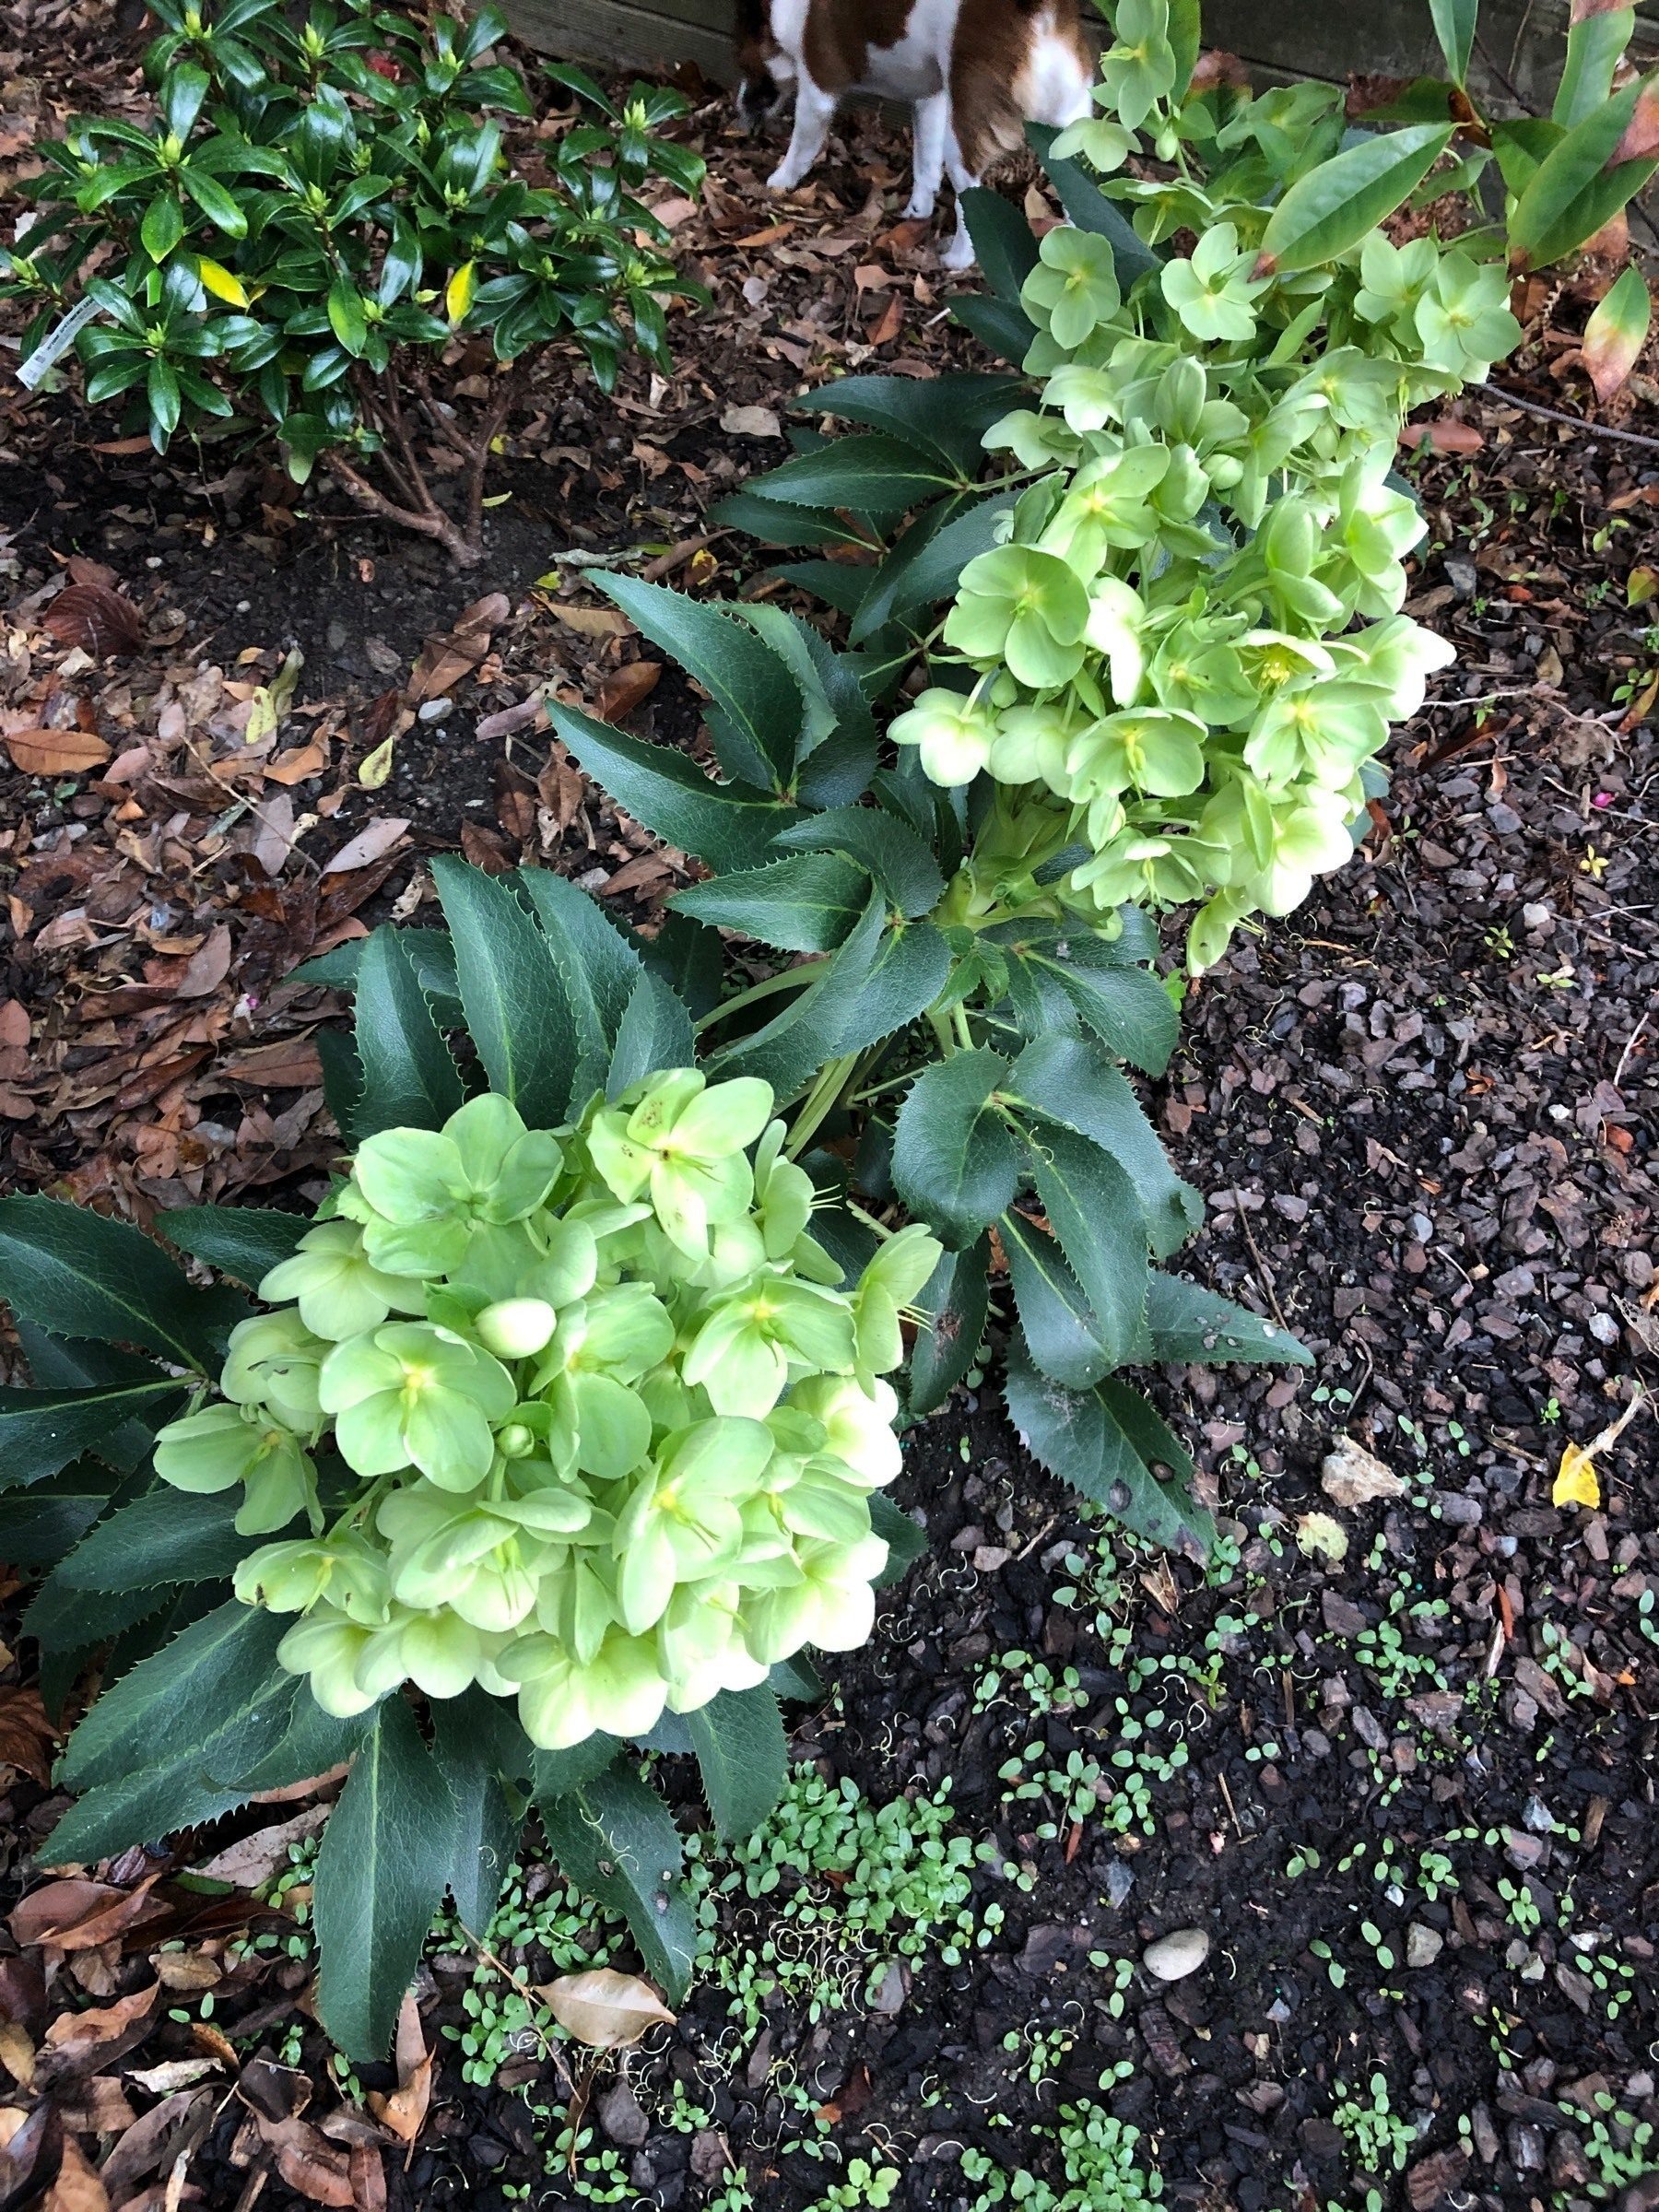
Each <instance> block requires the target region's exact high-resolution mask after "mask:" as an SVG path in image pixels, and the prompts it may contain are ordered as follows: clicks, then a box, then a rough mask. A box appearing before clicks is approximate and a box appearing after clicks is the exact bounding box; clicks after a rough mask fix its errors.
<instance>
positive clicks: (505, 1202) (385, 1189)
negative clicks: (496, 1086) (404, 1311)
mask: <svg viewBox="0 0 1659 2212" xmlns="http://www.w3.org/2000/svg"><path fill="white" fill-rule="evenodd" d="M563 1157H564V1156H563V1154H562V1152H561V1151H560V1149H559V1142H558V1139H557V1138H555V1137H553V1136H551V1135H548V1133H547V1131H546V1130H545V1129H527V1128H526V1127H525V1125H524V1117H523V1115H522V1114H520V1112H518V1109H517V1108H516V1107H515V1106H514V1105H513V1104H512V1101H511V1100H507V1099H504V1098H501V1097H500V1095H499V1094H498V1093H497V1092H494V1091H487V1092H485V1093H484V1094H483V1096H482V1097H480V1098H477V1099H472V1100H468V1102H467V1103H466V1104H465V1106H463V1107H462V1108H461V1109H460V1110H459V1112H455V1113H453V1114H451V1116H450V1118H449V1120H448V1121H447V1122H445V1124H443V1127H442V1129H441V1130H435V1129H386V1130H382V1132H381V1133H380V1134H379V1135H376V1136H371V1137H368V1138H366V1139H365V1140H364V1142H363V1143H362V1145H360V1146H359V1148H358V1152H357V1156H356V1159H354V1160H353V1162H352V1182H351V1186H350V1187H349V1188H348V1189H347V1192H345V1193H343V1194H342V1195H341V1200H340V1206H341V1210H342V1211H343V1212H353V1213H354V1216H355V1218H362V1214H363V1211H364V1210H365V1209H366V1211H367V1218H366V1219H365V1220H364V1226H363V1243H364V1248H365V1250H366V1251H367V1253H368V1254H369V1257H370V1259H371V1261H372V1262H373V1263H374V1265H376V1266H377V1267H380V1268H382V1269H384V1270H385V1271H386V1272H387V1273H389V1274H394V1275H416V1276H435V1275H448V1274H450V1273H452V1272H453V1270H454V1269H456V1268H458V1267H459V1266H460V1265H461V1264H462V1262H463V1261H464V1260H465V1257H466V1253H467V1247H468V1245H469V1243H470V1242H471V1239H472V1231H473V1229H474V1227H475V1225H479V1226H484V1225H488V1226H500V1225H503V1224H506V1223H509V1222H514V1221H521V1220H523V1219H524V1217H525V1216H526V1215H527V1214H531V1213H534V1212H535V1209H536V1207H537V1206H540V1205H541V1203H542V1201H543V1200H544V1199H545V1198H546V1197H547V1193H548V1192H549V1191H550V1190H551V1189H552V1187H553V1184H554V1182H555V1181H556V1179H557V1177H558V1175H559V1169H560V1167H561V1166H562V1165H563ZM348 1202H349V1203H348Z"/></svg>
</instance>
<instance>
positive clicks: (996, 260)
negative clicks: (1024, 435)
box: [961, 184, 1037, 406]
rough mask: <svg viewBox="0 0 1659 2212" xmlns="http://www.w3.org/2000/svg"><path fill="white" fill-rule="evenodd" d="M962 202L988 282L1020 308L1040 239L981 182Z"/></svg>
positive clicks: (1020, 214)
mask: <svg viewBox="0 0 1659 2212" xmlns="http://www.w3.org/2000/svg"><path fill="white" fill-rule="evenodd" d="M961 205H962V216H963V219H964V220H965V221H966V223H967V225H968V235H969V237H970V238H971V239H972V241H973V251H974V253H975V255H976V257H977V258H978V261H979V265H980V267H981V268H982V269H983V271H984V272H985V281H986V283H987V284H988V285H989V286H990V287H991V289H992V290H993V291H994V293H995V294H996V296H997V298H998V299H999V300H1005V301H1006V303H1007V305H1008V306H1010V307H1018V305H1019V288H1020V286H1021V285H1022V284H1024V282H1025V280H1026V278H1027V277H1029V276H1030V273H1031V271H1032V270H1033V269H1034V268H1035V267H1036V266H1037V241H1036V239H1035V238H1034V237H1033V236H1032V233H1031V226H1030V223H1029V222H1027V220H1026V218H1025V215H1024V212H1023V210H1022V209H1020V208H1018V207H1016V206H1015V205H1014V203H1013V201H1012V200H1005V199H1004V197H1003V195H1002V194H1001V193H1000V192H991V191H988V190H987V189H986V187H985V186H984V185H982V184H975V185H972V186H971V187H970V188H969V190H968V191H966V192H965V193H963V194H962V201H961ZM1008 405H1009V406H1013V405H1014V402H1013V401H1012V400H1010V401H1009V402H1008Z"/></svg>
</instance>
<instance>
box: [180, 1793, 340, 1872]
mask: <svg viewBox="0 0 1659 2212" xmlns="http://www.w3.org/2000/svg"><path fill="white" fill-rule="evenodd" d="M328 1815H329V1807H328V1806H325V1805H313V1806H307V1808H306V1809H305V1811H304V1812H302V1813H296V1814H295V1815H294V1817H293V1818H292V1819H291V1820H280V1821H278V1822H277V1824H276V1825H275V1826H274V1827H271V1828H258V1829H255V1830H254V1831H253V1834H252V1835H251V1836H242V1837H241V1838H240V1839H239V1841H236V1842H234V1843H229V1844H227V1845H226V1847H225V1849H224V1850H223V1851H221V1852H219V1853H217V1854H216V1855H215V1856H214V1857H213V1858H211V1859H209V1860H208V1861H207V1864H206V1865H205V1866H198V1867H197V1868H196V1872H197V1873H198V1874H202V1875H206V1877H207V1879H208V1880H209V1881H214V1882H229V1883H230V1884H231V1885H232V1887H233V1888H238V1889H257V1888H259V1886H260V1884H261V1883H262V1882H268V1881H269V1880H270V1878H271V1877H272V1876H273V1875H274V1874H275V1873H276V1872H277V1868H278V1867H279V1866H286V1865H288V1846H289V1844H290V1843H303V1842H304V1841H305V1840H306V1839H307V1837H308V1836H314V1835H315V1834H316V1833H317V1831H318V1830H319V1829H320V1828H322V1826H323V1825H324V1822H325V1821H326V1819H327V1818H328Z"/></svg>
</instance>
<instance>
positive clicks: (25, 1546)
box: [0, 1459, 117, 1568]
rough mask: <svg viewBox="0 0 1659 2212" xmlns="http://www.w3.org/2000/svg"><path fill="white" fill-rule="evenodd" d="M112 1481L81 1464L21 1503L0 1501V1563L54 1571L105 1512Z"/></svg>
mask: <svg viewBox="0 0 1659 2212" xmlns="http://www.w3.org/2000/svg"><path fill="white" fill-rule="evenodd" d="M116 1479H117V1477H115V1475H114V1474H113V1473H112V1471H111V1470H110V1469H109V1468H107V1467H100V1466H99V1465H97V1464H96V1463H95V1462H93V1461H90V1460H84V1459H83V1460H78V1461H76V1464H75V1465H73V1466H72V1467H69V1468H68V1469H66V1470H65V1473H63V1474H62V1475H58V1476H49V1477H47V1478H46V1480H45V1481H44V1482H42V1483H41V1484H39V1485H38V1486H37V1487H36V1488H34V1489H31V1490H30V1491H29V1494H28V1496H27V1497H12V1498H0V1558H5V1559H9V1560H11V1561H12V1563H13V1564H14V1565H15V1566H19V1567H36V1568H44V1567H52V1566H54V1565H55V1564H56V1563H57V1561H58V1560H59V1559H62V1558H63V1557H64V1554H65V1552H67V1551H73V1550H74V1548H75V1547H76V1545H77V1544H78V1543H79V1542H80V1540H81V1538H82V1537H83V1536H84V1535H86V1533H87V1531H88V1529H89V1528H90V1527H91V1526H92V1524H94V1522H96V1521H97V1519H98V1517H99V1515H100V1513H102V1512H107V1511H108V1508H109V1503H110V1497H111V1493H112V1490H113V1488H114V1486H115V1482H116Z"/></svg>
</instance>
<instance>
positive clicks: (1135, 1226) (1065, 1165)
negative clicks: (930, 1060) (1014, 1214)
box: [1027, 1121, 1147, 1367]
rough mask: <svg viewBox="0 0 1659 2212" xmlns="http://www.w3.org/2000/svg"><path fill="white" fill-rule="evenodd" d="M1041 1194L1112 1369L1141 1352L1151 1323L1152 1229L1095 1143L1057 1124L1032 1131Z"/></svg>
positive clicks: (1118, 1170) (1124, 1178) (1130, 1188)
mask: <svg viewBox="0 0 1659 2212" xmlns="http://www.w3.org/2000/svg"><path fill="white" fill-rule="evenodd" d="M1027 1135H1028V1140H1029V1144H1030V1167H1031V1171H1032V1172H1033V1174H1034V1176H1035V1178H1036V1183H1037V1195H1038V1197H1039V1198H1040V1199H1041V1202H1042V1209H1043V1211H1044V1213H1045V1214H1046V1215H1047V1216H1048V1220H1049V1226H1050V1227H1051V1228H1052V1229H1053V1232H1054V1234H1055V1236H1056V1237H1057V1238H1058V1239H1059V1241H1060V1248H1061V1250H1062V1251H1063V1252H1064V1253H1065V1257H1066V1260H1067V1262H1068V1263H1069V1265H1070V1267H1071V1270H1072V1273H1073V1274H1074V1275H1075V1276H1076V1277H1077V1283H1078V1286H1079V1288H1081V1290H1082V1292H1083V1295H1084V1297H1085V1298H1086V1299H1087V1300H1088V1308H1089V1312H1090V1313H1091V1314H1092V1316H1093V1320H1094V1335H1095V1336H1096V1338H1097V1339H1098V1341H1099V1342H1100V1346H1101V1347H1102V1348H1103V1349H1104V1351H1105V1352H1106V1354H1107V1356H1108V1358H1109V1359H1110V1360H1111V1362H1112V1366H1113V1367H1122V1366H1123V1365H1124V1363H1125V1361H1127V1360H1129V1359H1133V1358H1134V1357H1135V1353H1136V1351H1137V1349H1138V1348H1139V1347H1140V1346H1141V1344H1142V1341H1143V1339H1144V1336H1145V1332H1146V1318H1147V1222H1146V1217H1145V1215H1144V1214H1143V1213H1142V1211H1141V1206H1140V1200H1139V1198H1138V1197H1137V1196H1136V1195H1135V1185H1134V1184H1133V1183H1132V1182H1130V1180H1129V1177H1128V1175H1127V1174H1126V1173H1125V1171H1124V1169H1123V1168H1122V1167H1121V1166H1120V1165H1119V1164H1118V1162H1117V1160H1115V1159H1113V1158H1112V1154H1111V1153H1110V1152H1103V1151H1102V1150H1101V1149H1100V1146H1099V1145H1097V1144H1096V1143H1095V1142H1094V1140H1093V1138H1092V1137H1088V1136H1083V1135H1079V1134H1078V1133H1077V1130H1075V1129H1068V1128H1066V1127H1065V1126H1064V1125H1063V1124H1061V1123H1058V1122H1049V1121H1043V1122H1036V1123H1034V1124H1030V1126H1029V1127H1028V1132H1027Z"/></svg>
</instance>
